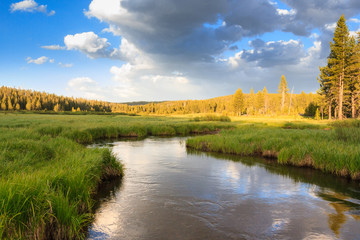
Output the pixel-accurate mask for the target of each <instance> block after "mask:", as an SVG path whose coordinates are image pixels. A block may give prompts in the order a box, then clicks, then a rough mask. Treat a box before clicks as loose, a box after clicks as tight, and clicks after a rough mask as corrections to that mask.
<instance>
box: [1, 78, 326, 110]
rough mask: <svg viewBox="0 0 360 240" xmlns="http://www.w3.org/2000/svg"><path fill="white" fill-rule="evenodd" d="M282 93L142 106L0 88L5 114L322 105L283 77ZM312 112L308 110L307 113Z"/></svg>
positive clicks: (263, 91) (241, 108)
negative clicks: (292, 88)
mask: <svg viewBox="0 0 360 240" xmlns="http://www.w3.org/2000/svg"><path fill="white" fill-rule="evenodd" d="M280 86H282V87H281V89H282V90H280V87H279V93H276V94H275V93H268V91H267V89H266V87H264V89H263V90H262V91H258V92H257V93H255V92H254V90H253V89H251V91H250V93H248V94H244V93H242V95H241V103H240V105H239V106H235V105H234V98H235V97H238V96H237V95H238V91H239V90H238V91H237V92H236V94H235V95H228V96H223V97H217V98H212V99H207V100H184V101H167V102H161V103H148V104H143V105H129V104H121V103H110V102H104V101H97V100H88V99H82V98H73V97H64V96H58V95H55V94H48V93H45V92H39V91H33V90H23V89H17V88H10V87H5V86H3V87H1V88H0V109H1V110H3V111H17V110H19V111H20V110H22V111H54V112H62V111H73V112H79V111H82V112H83V111H85V112H109V113H110V112H112V113H126V114H196V113H216V114H222V115H240V114H247V115H280V114H305V113H307V114H309V115H313V114H314V110H311V109H309V106H311V105H314V106H317V105H318V104H319V101H318V95H316V94H311V93H309V94H305V93H304V92H301V94H291V93H290V92H289V89H288V88H287V83H286V80H285V77H284V76H283V77H282V80H281V83H280ZM307 109H308V110H310V111H306V110H307Z"/></svg>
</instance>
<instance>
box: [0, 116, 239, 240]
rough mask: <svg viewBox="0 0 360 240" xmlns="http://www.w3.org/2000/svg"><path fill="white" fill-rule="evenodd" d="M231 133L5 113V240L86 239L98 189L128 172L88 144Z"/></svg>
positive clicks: (0, 222) (153, 121) (1, 218)
mask: <svg viewBox="0 0 360 240" xmlns="http://www.w3.org/2000/svg"><path fill="white" fill-rule="evenodd" d="M230 127H233V125H232V124H231V123H221V122H219V123H218V122H212V123H208V122H191V121H189V119H188V118H170V117H138V116H121V115H101V116H100V115H74V116H64V115H38V114H37V115H35V114H0V152H1V154H0V164H1V168H0V238H5V239H82V238H85V235H86V232H85V231H84V230H86V226H88V225H89V223H90V222H91V221H92V213H91V212H92V207H93V205H94V199H93V198H94V194H95V193H96V190H97V188H98V185H99V184H100V183H101V182H102V181H104V180H109V179H111V178H114V177H121V176H122V174H123V172H122V165H121V163H120V162H118V161H117V160H116V159H115V157H114V156H113V155H111V152H110V151H109V149H106V148H102V149H96V148H95V149H92V148H87V147H86V146H85V145H84V144H89V143H93V142H94V141H97V140H100V139H111V138H119V137H129V136H131V137H146V136H175V135H188V134H191V133H207V132H213V131H216V130H219V129H225V128H230Z"/></svg>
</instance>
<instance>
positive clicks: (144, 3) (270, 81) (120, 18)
mask: <svg viewBox="0 0 360 240" xmlns="http://www.w3.org/2000/svg"><path fill="white" fill-rule="evenodd" d="M342 14H344V15H345V18H346V19H347V25H348V27H349V29H350V31H351V34H353V35H355V34H356V32H357V31H359V30H360V1H359V0H301V1H299V0H283V1H276V0H251V1H247V0H181V1H179V0H92V1H90V0H87V1H86V0H77V1H69V0H62V1H56V0H48V1H45V0H24V1H19V0H12V1H11V0H1V1H0V86H2V85H5V86H10V87H17V88H22V89H33V90H38V91H46V92H49V93H56V94H59V95H64V96H74V97H83V98H88V99H98V100H104V101H111V102H129V101H140V100H145V101H160V100H185V99H207V98H212V97H217V96H224V95H230V94H233V93H234V92H235V91H236V90H237V89H238V88H241V89H242V90H243V91H244V92H249V91H250V89H251V88H253V89H254V91H255V92H257V91H259V90H262V89H263V88H264V87H265V86H266V88H267V90H268V92H276V91H277V88H278V85H279V82H280V79H281V75H285V77H286V80H287V82H288V87H289V88H290V89H294V92H295V93H300V92H301V91H304V92H306V93H308V92H313V93H314V92H316V90H317V89H318V87H319V84H318V82H317V79H316V78H317V76H318V75H319V66H324V65H325V64H326V58H327V56H328V55H329V51H330V50H329V42H330V41H331V40H332V37H333V33H334V29H335V26H336V22H337V21H338V19H339V18H340V16H341V15H342Z"/></svg>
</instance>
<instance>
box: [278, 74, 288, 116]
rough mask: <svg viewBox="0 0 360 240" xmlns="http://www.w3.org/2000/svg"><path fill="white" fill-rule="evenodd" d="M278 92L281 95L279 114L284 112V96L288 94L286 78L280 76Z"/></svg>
mask: <svg viewBox="0 0 360 240" xmlns="http://www.w3.org/2000/svg"><path fill="white" fill-rule="evenodd" d="M278 92H279V93H280V94H281V113H283V111H284V107H285V98H286V94H287V93H288V92H289V89H288V86H287V82H286V78H285V76H284V75H282V76H281V81H280V84H279V89H278Z"/></svg>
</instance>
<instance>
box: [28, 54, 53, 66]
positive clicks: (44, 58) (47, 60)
mask: <svg viewBox="0 0 360 240" xmlns="http://www.w3.org/2000/svg"><path fill="white" fill-rule="evenodd" d="M26 61H27V63H35V64H38V65H40V64H44V63H46V62H50V63H54V62H55V60H54V59H49V58H48V57H46V56H42V57H39V58H37V59H32V58H31V57H27V58H26Z"/></svg>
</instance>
